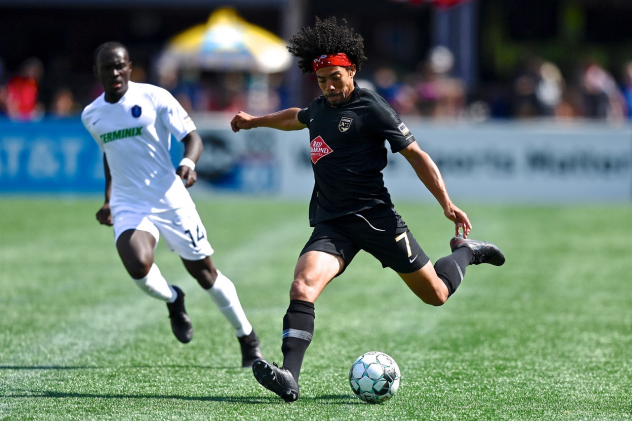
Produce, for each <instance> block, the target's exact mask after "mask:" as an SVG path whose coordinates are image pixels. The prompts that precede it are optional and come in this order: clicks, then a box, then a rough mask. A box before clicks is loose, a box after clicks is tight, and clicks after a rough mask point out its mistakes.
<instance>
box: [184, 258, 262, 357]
mask: <svg viewBox="0 0 632 421" xmlns="http://www.w3.org/2000/svg"><path fill="white" fill-rule="evenodd" d="M182 262H183V263H184V266H185V267H186V269H187V271H188V272H189V273H190V274H191V276H193V277H194V278H195V279H196V280H197V281H198V283H199V284H200V286H201V287H202V288H204V290H206V292H208V294H209V296H210V297H211V300H212V301H213V302H214V303H215V305H217V307H218V308H219V310H220V312H221V313H222V314H223V315H224V317H225V318H226V320H228V322H229V323H230V325H231V326H232V327H233V328H234V329H235V335H236V336H237V339H238V340H239V345H240V347H241V356H242V366H243V367H248V368H249V367H251V366H252V364H253V363H254V362H255V361H256V360H258V359H260V358H262V357H263V355H262V353H261V348H260V346H259V338H258V337H257V334H256V332H255V331H254V329H253V328H252V325H251V324H250V322H249V321H248V318H247V317H246V313H245V312H244V310H243V308H242V306H241V303H240V301H239V296H238V295H237V289H236V288H235V285H234V284H233V283H232V281H231V280H230V279H228V278H227V277H226V276H225V275H224V274H223V273H221V272H220V271H219V270H217V268H216V267H215V265H214V264H213V261H212V260H211V258H210V257H206V258H204V259H201V260H187V259H184V258H183V259H182Z"/></svg>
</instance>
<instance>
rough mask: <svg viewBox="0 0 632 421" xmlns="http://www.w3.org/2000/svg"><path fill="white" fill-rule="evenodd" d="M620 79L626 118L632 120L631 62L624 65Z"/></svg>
mask: <svg viewBox="0 0 632 421" xmlns="http://www.w3.org/2000/svg"><path fill="white" fill-rule="evenodd" d="M622 79H623V80H622V82H623V83H622V86H621V94H622V95H623V100H624V101H625V107H626V110H625V111H626V116H627V117H628V118H629V119H632V61H628V62H627V63H625V66H624V67H623V78H622Z"/></svg>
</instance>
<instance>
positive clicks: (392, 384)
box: [349, 351, 402, 403]
mask: <svg viewBox="0 0 632 421" xmlns="http://www.w3.org/2000/svg"><path fill="white" fill-rule="evenodd" d="M401 377H402V375H401V374H400V372H399V367H398V366H397V363H396V362H395V360H394V359H392V358H391V357H389V356H388V355H386V354H385V353H383V352H377V351H371V352H367V353H366V354H362V355H360V356H359V357H358V358H357V359H356V360H355V361H354V362H353V364H352V365H351V370H349V383H350V384H351V389H353V391H354V393H355V394H356V395H358V397H359V398H360V399H362V400H363V401H365V402H368V403H383V402H385V401H387V400H389V399H390V398H392V397H393V396H394V395H395V394H396V393H397V389H398V388H399V379H400V378H401Z"/></svg>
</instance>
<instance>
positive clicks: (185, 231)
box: [81, 42, 262, 367]
mask: <svg viewBox="0 0 632 421" xmlns="http://www.w3.org/2000/svg"><path fill="white" fill-rule="evenodd" d="M94 60H95V65H94V72H95V75H96V76H97V78H98V79H99V82H100V83H101V85H102V86H103V89H104V93H103V94H102V95H101V96H99V97H98V98H97V99H95V100H94V101H93V102H92V103H91V104H90V105H88V106H87V107H86V108H85V109H84V110H83V113H82V115H81V119H82V121H83V124H84V126H85V127H86V129H87V130H88V131H89V132H90V134H91V135H92V137H93V138H94V139H95V141H96V142H97V144H98V145H99V147H100V148H101V150H102V151H103V152H104V155H103V164H104V170H105V180H106V185H105V203H104V204H103V206H102V207H101V209H99V211H98V212H97V215H96V217H97V220H98V221H99V222H100V223H101V224H103V225H109V226H112V225H113V226H114V239H115V243H116V248H117V250H118V253H119V256H120V257H121V260H122V261H123V265H124V266H125V269H126V270H127V272H128V273H129V275H130V276H131V277H132V279H133V281H134V283H135V284H136V285H137V286H138V287H139V288H140V289H141V290H143V291H144V292H145V293H147V294H148V295H150V296H152V297H154V298H157V299H159V300H162V301H165V302H166V303H167V308H168V310H169V317H170V319H171V329H172V331H173V333H174V335H175V336H176V338H177V339H178V340H179V341H180V342H183V343H187V342H189V341H190V340H191V338H192V336H193V326H192V324H191V320H190V318H189V316H188V314H187V313H186V310H185V307H184V293H183V292H182V290H181V289H180V288H178V287H177V286H175V285H170V284H168V283H167V281H166V280H165V278H164V277H163V276H162V274H161V273H160V269H158V266H156V264H155V263H154V250H155V248H156V245H157V244H158V239H159V237H160V235H162V236H163V237H164V240H165V242H166V243H167V245H168V246H169V248H170V249H171V250H172V251H175V252H177V253H178V254H179V255H180V257H181V259H182V262H183V263H184V266H185V268H186V269H187V271H188V272H189V273H190V274H191V276H193V277H194V278H195V279H196V280H197V281H198V283H199V284H200V286H201V287H202V288H204V289H205V290H206V291H207V292H208V294H209V295H210V297H211V300H212V301H213V302H214V303H215V304H216V305H217V306H218V308H219V309H220V311H221V312H222V314H223V315H224V316H225V317H226V319H227V320H228V322H229V323H230V324H231V325H232V326H233V328H234V329H235V333H236V336H237V338H238V340H239V343H240V346H241V353H242V365H243V366H244V367H250V366H252V363H253V362H254V361H256V360H257V359H259V358H262V354H261V349H260V347H259V340H258V338H257V334H256V333H255V331H254V330H253V328H252V326H251V324H250V323H249V322H248V319H247V318H246V315H245V313H244V311H243V309H242V307H241V304H240V302H239V297H238V296H237V291H236V289H235V286H234V284H233V283H232V282H231V281H230V279H228V278H227V277H226V276H225V275H224V274H222V273H221V272H220V271H219V270H217V269H216V267H215V265H214V264H213V262H212V260H211V258H210V256H211V254H213V248H212V247H211V244H210V243H209V242H208V239H207V234H206V230H205V228H204V225H203V224H202V221H201V220H200V217H199V215H198V212H197V210H196V209H195V204H194V203H193V200H192V199H191V196H190V195H189V192H188V191H187V188H188V187H190V186H192V185H193V184H194V183H195V182H196V180H197V174H196V172H195V163H196V162H197V160H198V159H199V157H200V155H201V153H202V148H203V146H202V139H201V138H200V136H199V134H198V133H197V131H196V128H195V124H194V123H193V121H192V120H191V118H190V117H189V116H188V115H187V113H186V111H185V110H184V109H183V108H182V106H181V105H180V104H179V103H178V101H177V100H176V99H175V98H174V97H173V96H172V95H171V94H170V93H169V92H167V91H166V90H164V89H162V88H160V87H157V86H153V85H149V84H144V83H134V82H130V80H129V79H130V74H131V72H132V62H131V61H130V59H129V53H128V51H127V48H126V47H125V46H123V45H122V44H120V43H117V42H107V43H105V44H102V45H101V46H99V47H98V48H97V49H96V51H95V54H94ZM171 134H173V135H174V136H175V138H176V139H178V140H179V141H181V142H182V143H183V144H184V159H182V161H181V162H180V165H179V166H178V168H177V169H175V168H174V166H173V164H172V163H171V159H170V155H169V148H170V139H171ZM185 186H186V187H185Z"/></svg>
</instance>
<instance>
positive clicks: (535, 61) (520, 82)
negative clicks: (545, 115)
mask: <svg viewBox="0 0 632 421" xmlns="http://www.w3.org/2000/svg"><path fill="white" fill-rule="evenodd" d="M541 65H542V60H541V59H540V58H538V57H531V58H529V59H528V60H527V61H526V62H525V63H524V64H523V65H522V66H520V67H519V68H518V73H517V75H516V77H515V79H514V83H513V116H514V117H516V118H533V117H538V116H539V115H540V106H539V104H538V98H537V96H536V91H537V88H538V85H539V84H540V79H541V77H540V66H541Z"/></svg>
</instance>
